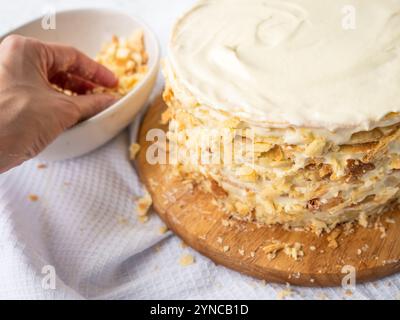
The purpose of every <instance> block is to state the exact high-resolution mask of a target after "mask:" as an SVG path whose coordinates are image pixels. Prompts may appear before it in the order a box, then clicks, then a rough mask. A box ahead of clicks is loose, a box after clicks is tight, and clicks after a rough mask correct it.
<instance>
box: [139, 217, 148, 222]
mask: <svg viewBox="0 0 400 320" xmlns="http://www.w3.org/2000/svg"><path fill="white" fill-rule="evenodd" d="M138 219H139V222H140V223H146V222H148V221H149V219H150V218H149V216H139V218H138Z"/></svg>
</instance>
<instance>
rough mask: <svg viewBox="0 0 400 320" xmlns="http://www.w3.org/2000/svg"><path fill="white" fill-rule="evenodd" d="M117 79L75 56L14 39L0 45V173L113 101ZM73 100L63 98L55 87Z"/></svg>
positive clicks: (53, 46) (59, 48)
mask: <svg viewBox="0 0 400 320" xmlns="http://www.w3.org/2000/svg"><path fill="white" fill-rule="evenodd" d="M117 84H118V79H117V78H116V77H115V76H114V74H113V73H112V72H111V71H109V70H108V69H107V68H105V67H104V66H102V65H100V64H98V63H97V62H95V61H93V60H92V59H90V58H89V57H87V56H86V55H84V54H83V53H81V52H79V51H78V50H76V49H74V48H72V47H67V46H62V45H58V44H50V43H43V42H40V41H38V40H35V39H31V38H25V37H21V36H16V35H12V36H9V37H7V38H6V39H4V40H3V41H2V42H1V43H0V173H2V172H5V171H7V170H9V169H11V168H13V167H15V166H17V165H19V164H21V163H23V162H24V161H26V160H28V159H31V158H33V157H35V156H36V155H37V154H38V153H40V152H41V151H42V150H43V149H44V148H45V147H46V146H47V145H48V144H50V143H51V142H52V141H53V140H54V139H55V138H56V137H57V136H58V135H60V134H61V133H62V132H63V131H65V130H66V129H68V128H70V127H72V126H74V125H75V124H76V123H78V122H79V121H82V120H85V119H87V118H90V117H92V116H93V115H95V114H97V113H98V112H100V111H102V110H103V109H105V108H106V107H108V106H109V105H111V104H112V103H113V102H114V101H115V97H113V96H111V95H109V94H100V93H99V94H86V95H81V94H85V93H87V92H89V91H91V90H93V89H94V88H95V87H97V86H103V87H108V88H113V87H115V86H116V85H117ZM53 85H56V86H57V87H59V88H62V89H65V90H70V91H72V92H75V93H77V95H66V94H64V93H62V92H59V91H56V90H55V89H54V86H53Z"/></svg>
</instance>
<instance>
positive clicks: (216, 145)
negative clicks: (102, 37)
mask: <svg viewBox="0 0 400 320" xmlns="http://www.w3.org/2000/svg"><path fill="white" fill-rule="evenodd" d="M164 74H165V78H166V89H165V92H164V100H165V102H166V103H167V105H168V107H169V108H168V110H167V112H166V113H165V114H164V121H169V132H168V140H169V153H170V161H173V163H174V164H175V165H176V168H177V169H179V171H180V172H182V173H183V174H185V175H187V176H190V177H192V178H193V179H195V180H197V181H198V182H199V184H200V185H201V186H203V187H204V188H205V190H207V191H209V192H213V193H218V200H219V203H220V205H221V206H223V208H224V209H225V210H226V212H227V213H229V214H231V215H233V216H235V217H237V218H240V219H245V220H251V221H255V222H258V223H262V224H276V223H279V224H284V225H287V226H291V227H307V228H312V229H315V230H317V231H321V230H327V231H329V230H331V229H332V228H333V227H335V226H336V225H337V224H338V223H342V222H348V221H355V220H358V221H360V222H361V224H366V221H367V219H368V217H369V216H371V215H378V214H380V213H382V212H383V211H384V210H385V209H387V208H389V207H391V206H392V205H395V204H396V202H397V198H398V194H399V187H400V171H399V170H400V142H399V136H400V2H399V1H398V0H385V1H365V0H344V1H342V0H326V1H315V0H282V1H276V0H275V1H271V0H202V1H199V2H198V3H197V4H196V5H195V6H194V7H193V8H192V9H191V10H190V11H189V12H187V13H186V14H185V15H184V16H183V17H181V18H180V19H179V20H178V22H177V23H176V25H175V27H174V30H173V33H172V36H171V40H170V44H169V54H168V58H167V59H166V61H165V62H164ZM171 155H173V156H172V157H171Z"/></svg>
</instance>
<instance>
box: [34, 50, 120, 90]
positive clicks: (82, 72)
mask: <svg viewBox="0 0 400 320" xmlns="http://www.w3.org/2000/svg"><path fill="white" fill-rule="evenodd" d="M41 44H42V46H43V51H44V53H45V59H46V65H47V71H48V76H49V78H52V77H54V76H55V75H56V74H57V73H60V72H67V73H70V74H73V75H76V76H78V77H80V78H82V79H85V80H88V81H90V82H93V83H95V84H98V85H101V86H104V87H108V88H113V87H115V86H116V85H117V84H118V79H117V78H116V77H115V75H114V74H113V73H112V72H111V71H110V70H108V69H107V68H106V67H104V66H102V65H101V64H99V63H97V62H96V61H94V60H92V59H90V58H89V57H88V56H86V55H85V54H83V53H82V52H80V51H78V50H77V49H75V48H72V47H68V46H63V45H59V44H52V43H49V44H47V43H46V44H45V43H41Z"/></svg>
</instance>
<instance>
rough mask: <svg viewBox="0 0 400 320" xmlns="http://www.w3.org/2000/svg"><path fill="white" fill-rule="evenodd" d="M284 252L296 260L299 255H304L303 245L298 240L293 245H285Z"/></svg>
mask: <svg viewBox="0 0 400 320" xmlns="http://www.w3.org/2000/svg"><path fill="white" fill-rule="evenodd" d="M284 252H285V254H286V255H287V256H289V257H290V258H292V259H293V260H295V261H298V260H299V259H300V258H301V257H303V256H304V251H303V245H302V244H301V243H298V242H296V243H295V244H293V245H285V249H284Z"/></svg>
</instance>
